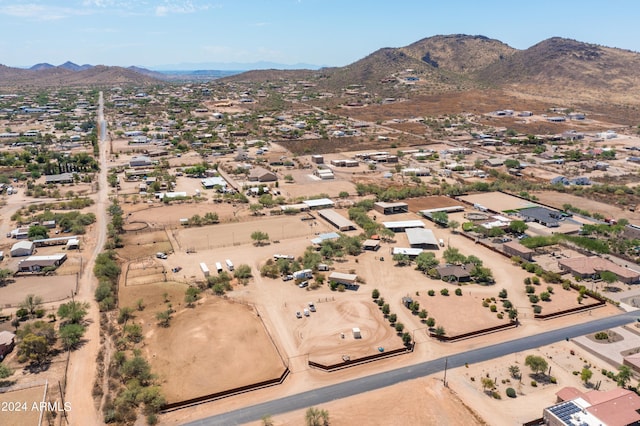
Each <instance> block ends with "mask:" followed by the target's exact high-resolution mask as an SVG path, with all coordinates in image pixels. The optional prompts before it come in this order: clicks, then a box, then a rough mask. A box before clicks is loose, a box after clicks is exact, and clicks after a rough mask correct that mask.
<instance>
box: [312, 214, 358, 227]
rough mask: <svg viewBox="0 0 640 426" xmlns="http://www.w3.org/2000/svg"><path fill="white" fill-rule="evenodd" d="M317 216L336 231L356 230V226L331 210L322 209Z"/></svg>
mask: <svg viewBox="0 0 640 426" xmlns="http://www.w3.org/2000/svg"><path fill="white" fill-rule="evenodd" d="M318 215H320V217H322V218H323V219H324V220H326V221H327V222H329V223H330V224H332V225H333V226H335V227H336V228H338V231H351V230H352V229H356V224H355V223H353V222H351V221H350V220H349V219H347V218H346V217H344V216H342V215H341V214H340V213H338V212H337V211H335V210H333V209H323V210H319V211H318Z"/></svg>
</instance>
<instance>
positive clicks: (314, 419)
mask: <svg viewBox="0 0 640 426" xmlns="http://www.w3.org/2000/svg"><path fill="white" fill-rule="evenodd" d="M304 418H305V424H306V425H307V426H329V412H328V411H327V410H322V409H319V408H315V407H309V409H308V410H307V412H306V413H305V416H304Z"/></svg>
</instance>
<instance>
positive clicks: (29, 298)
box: [20, 294, 42, 316]
mask: <svg viewBox="0 0 640 426" xmlns="http://www.w3.org/2000/svg"><path fill="white" fill-rule="evenodd" d="M40 306H42V297H40V296H36V295H35V294H27V295H26V296H25V298H24V300H23V301H22V302H21V303H20V307H21V308H22V309H26V310H27V312H28V313H29V315H32V316H33V315H35V313H36V311H37V310H38V309H40Z"/></svg>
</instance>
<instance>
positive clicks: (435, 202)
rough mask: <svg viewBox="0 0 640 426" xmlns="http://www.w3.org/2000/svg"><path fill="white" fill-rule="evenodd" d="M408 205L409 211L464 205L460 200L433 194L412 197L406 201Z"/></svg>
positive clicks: (415, 211)
mask: <svg viewBox="0 0 640 426" xmlns="http://www.w3.org/2000/svg"><path fill="white" fill-rule="evenodd" d="M406 203H407V204H408V205H409V211H412V212H414V213H417V212H419V211H420V210H426V209H437V208H440V207H452V206H460V205H464V204H463V203H461V202H460V201H458V200H456V199H453V198H450V197H443V196H433V197H422V198H412V199H409V200H407V201H406Z"/></svg>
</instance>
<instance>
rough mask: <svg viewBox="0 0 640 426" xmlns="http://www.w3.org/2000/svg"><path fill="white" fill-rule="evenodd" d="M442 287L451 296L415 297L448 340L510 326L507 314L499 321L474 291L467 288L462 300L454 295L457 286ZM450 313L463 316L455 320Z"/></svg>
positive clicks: (444, 284) (463, 288)
mask: <svg viewBox="0 0 640 426" xmlns="http://www.w3.org/2000/svg"><path fill="white" fill-rule="evenodd" d="M442 284H443V286H442V288H447V289H448V290H449V296H442V295H441V294H440V293H439V292H437V291H436V295H435V296H427V295H426V294H423V293H421V295H420V296H419V297H413V299H414V300H417V301H419V302H420V307H421V308H424V309H426V310H427V312H428V313H429V316H430V317H433V318H435V320H436V327H439V326H442V327H444V329H445V331H446V335H447V336H457V335H459V334H464V333H469V332H472V331H476V330H482V329H485V328H489V327H495V326H498V325H502V324H508V323H509V317H508V315H506V314H505V315H504V318H503V319H499V318H498V317H497V313H494V312H491V311H490V310H489V308H485V307H484V306H482V300H483V298H482V297H480V296H477V295H471V293H472V290H467V288H465V287H466V286H463V287H461V289H462V290H463V293H462V296H456V295H455V294H454V286H452V285H451V284H446V283H442ZM474 287H477V286H474ZM474 290H475V289H474ZM496 305H497V307H498V312H503V311H504V309H502V303H500V301H499V300H498V303H496ZM451 312H458V313H462V312H464V315H456V316H452V315H451Z"/></svg>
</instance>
